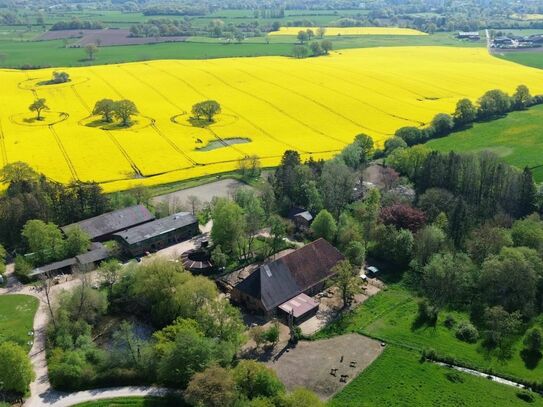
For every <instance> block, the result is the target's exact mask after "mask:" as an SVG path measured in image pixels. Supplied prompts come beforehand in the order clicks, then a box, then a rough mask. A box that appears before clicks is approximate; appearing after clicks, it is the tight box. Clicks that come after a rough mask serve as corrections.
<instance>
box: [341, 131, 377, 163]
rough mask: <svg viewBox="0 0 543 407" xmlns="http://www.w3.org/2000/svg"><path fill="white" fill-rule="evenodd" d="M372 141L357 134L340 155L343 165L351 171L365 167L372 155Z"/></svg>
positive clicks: (368, 137) (363, 135)
mask: <svg viewBox="0 0 543 407" xmlns="http://www.w3.org/2000/svg"><path fill="white" fill-rule="evenodd" d="M374 152H375V151H374V144H373V139H372V138H371V137H370V136H368V135H366V134H363V133H361V134H358V135H357V136H356V137H355V138H354V141H353V142H352V143H351V144H349V145H347V147H345V148H344V149H343V150H342V151H341V154H340V157H341V158H342V159H343V161H344V162H345V164H347V166H349V167H350V168H352V169H355V170H356V169H359V168H363V167H365V166H366V165H367V164H368V163H369V161H370V160H371V158H372V156H373V154H374Z"/></svg>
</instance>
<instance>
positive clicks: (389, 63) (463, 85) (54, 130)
mask: <svg viewBox="0 0 543 407" xmlns="http://www.w3.org/2000/svg"><path fill="white" fill-rule="evenodd" d="M55 70H57V71H58V70H64V71H65V72H67V73H68V74H69V75H70V78H71V81H69V82H67V83H63V84H55V85H44V84H43V83H44V81H47V80H49V79H50V78H51V76H52V72H53V71H54V70H53V69H42V70H35V71H15V70H2V71H0V77H1V80H2V84H3V85H4V86H3V92H2V93H1V94H0V112H1V113H0V153H1V154H0V164H1V165H5V164H6V163H10V162H15V161H24V162H27V163H29V164H30V165H31V166H32V167H34V168H35V169H36V170H38V171H40V172H43V173H44V174H46V175H47V176H49V177H51V178H52V179H54V180H57V181H60V182H70V181H72V180H81V181H96V182H98V183H100V184H101V185H102V186H103V188H104V190H105V191H106V192H111V191H115V190H122V189H127V188H130V187H133V186H134V185H140V184H143V185H157V184H162V183H166V182H172V181H178V180H183V179H188V178H194V177H198V176H204V175H209V174H215V173H220V172H225V171H230V170H233V169H236V168H237V166H238V160H239V159H240V158H242V157H244V156H246V155H252V154H256V155H258V156H259V157H260V159H261V162H262V164H263V165H264V166H271V165H276V164H277V163H278V162H279V160H280V157H281V155H282V154H283V152H284V151H285V150H288V149H293V150H297V151H299V152H300V153H301V154H302V156H303V158H309V157H310V156H311V157H313V158H316V159H317V158H329V157H331V156H333V155H334V154H336V153H337V152H338V151H339V150H341V149H342V148H343V147H344V146H345V145H347V144H348V143H350V142H352V140H353V138H354V136H355V135H357V134H359V133H366V134H369V135H370V136H372V137H373V138H374V140H375V142H376V143H377V144H378V145H379V146H381V145H382V144H383V142H384V141H385V140H386V139H387V138H389V137H390V136H391V135H392V134H393V133H394V131H395V130H396V129H398V128H400V127H404V126H423V125H425V124H427V123H428V122H429V121H430V120H431V119H432V117H433V116H434V115H435V114H437V113H440V112H445V113H451V112H452V111H453V110H454V107H455V104H456V102H457V101H458V100H459V99H461V98H464V97H468V98H470V99H472V100H476V99H477V98H478V97H479V96H481V95H482V94H483V93H484V92H485V91H487V90H490V89H496V88H498V89H501V90H504V91H507V92H512V91H513V90H514V89H515V88H516V87H517V86H518V85H519V84H525V85H527V86H528V87H529V88H530V90H531V91H532V92H533V93H541V92H543V73H541V71H539V70H537V69H532V68H528V67H523V66H520V65H517V64H514V63H511V62H508V61H504V60H500V59H497V58H493V57H492V56H490V55H488V54H487V52H486V50H485V49H477V48H447V47H401V48H393V47H389V48H371V49H352V50H342V51H339V52H334V53H332V54H331V55H329V56H323V57H318V58H308V59H294V58H284V57H260V58H251V59H247V58H228V59H215V60H200V61H190V60H175V61H153V62H138V63H129V64H118V65H103V66H94V67H84V68H66V69H55ZM36 98H45V99H46V104H47V106H48V107H49V110H47V111H44V117H45V119H44V120H41V121H37V120H35V118H34V116H35V115H34V114H33V113H31V112H29V110H28V106H29V105H30V104H31V103H32V102H33V101H34V100H35V99H36ZM104 98H110V99H113V100H120V99H129V100H132V101H134V102H135V104H136V106H137V108H138V110H139V112H140V113H139V115H137V116H136V117H135V120H134V121H135V122H134V124H133V125H132V126H131V127H128V128H122V127H119V126H104V125H103V123H102V122H100V118H99V116H94V115H92V110H93V107H94V104H95V103H96V101H98V100H100V99H104ZM206 99H214V100H217V101H218V102H219V103H220V104H221V105H222V113H221V114H220V115H218V116H217V119H216V121H215V122H214V123H213V124H211V125H209V126H204V127H197V126H193V125H192V124H191V121H190V116H191V114H190V111H191V107H192V105H193V104H195V103H198V102H200V101H203V100H206Z"/></svg>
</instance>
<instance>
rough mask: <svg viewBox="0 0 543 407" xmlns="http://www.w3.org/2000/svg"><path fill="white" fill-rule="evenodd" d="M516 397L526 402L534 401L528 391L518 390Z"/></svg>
mask: <svg viewBox="0 0 543 407" xmlns="http://www.w3.org/2000/svg"><path fill="white" fill-rule="evenodd" d="M517 397H518V398H519V399H521V400H523V401H525V402H527V403H533V402H534V401H535V397H534V395H533V393H530V392H528V391H518V392H517Z"/></svg>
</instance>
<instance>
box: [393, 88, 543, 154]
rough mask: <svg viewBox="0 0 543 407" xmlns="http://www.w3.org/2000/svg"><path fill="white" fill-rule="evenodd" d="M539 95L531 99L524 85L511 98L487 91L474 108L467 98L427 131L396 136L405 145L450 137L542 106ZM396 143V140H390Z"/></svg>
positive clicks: (405, 130) (405, 129) (407, 129)
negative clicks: (491, 121)
mask: <svg viewBox="0 0 543 407" xmlns="http://www.w3.org/2000/svg"><path fill="white" fill-rule="evenodd" d="M542 102H543V97H542V96H532V95H531V94H530V90H529V89H528V87H526V86H525V85H519V86H518V87H517V89H516V91H515V93H514V94H513V95H512V96H509V95H508V94H507V93H505V92H503V91H501V90H499V89H494V90H489V91H488V92H486V93H485V94H484V95H483V96H481V98H479V100H478V101H477V104H476V105H475V104H474V103H473V102H472V101H471V100H469V99H461V100H459V101H458V103H457V104H456V110H455V111H454V113H453V114H452V115H449V114H446V113H439V114H437V115H436V116H435V117H434V118H433V119H432V122H431V123H430V125H429V126H428V127H426V128H419V127H402V128H400V129H398V130H397V131H396V133H395V137H396V138H399V139H401V140H403V141H404V142H405V143H406V144H407V145H408V146H412V145H415V144H421V143H424V142H426V141H428V140H430V139H432V138H437V137H443V136H447V135H449V134H450V133H451V132H453V131H455V130H461V129H463V128H465V127H467V126H470V125H472V124H473V123H474V122H476V121H483V120H492V119H495V118H498V117H501V116H502V115H504V114H507V113H509V112H511V111H514V110H524V109H526V108H527V107H530V106H532V105H534V104H538V103H542ZM390 142H394V143H396V144H397V143H398V140H396V141H392V140H391V141H389V143H390Z"/></svg>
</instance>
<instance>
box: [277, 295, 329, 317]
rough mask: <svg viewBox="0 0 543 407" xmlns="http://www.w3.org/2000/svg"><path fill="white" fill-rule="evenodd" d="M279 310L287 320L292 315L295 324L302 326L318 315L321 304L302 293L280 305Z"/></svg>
mask: <svg viewBox="0 0 543 407" xmlns="http://www.w3.org/2000/svg"><path fill="white" fill-rule="evenodd" d="M279 309H280V310H281V311H282V312H283V313H284V315H285V318H288V315H292V318H293V322H294V323H295V324H300V323H302V322H304V321H306V320H308V319H309V318H311V317H312V316H313V315H315V314H316V313H317V311H318V310H319V303H318V302H317V301H315V300H314V299H313V298H311V297H310V296H308V295H306V294H304V293H302V294H299V295H297V296H296V297H294V298H291V299H290V300H288V301H286V302H284V303H283V304H281V305H279Z"/></svg>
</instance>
